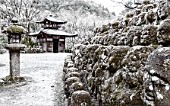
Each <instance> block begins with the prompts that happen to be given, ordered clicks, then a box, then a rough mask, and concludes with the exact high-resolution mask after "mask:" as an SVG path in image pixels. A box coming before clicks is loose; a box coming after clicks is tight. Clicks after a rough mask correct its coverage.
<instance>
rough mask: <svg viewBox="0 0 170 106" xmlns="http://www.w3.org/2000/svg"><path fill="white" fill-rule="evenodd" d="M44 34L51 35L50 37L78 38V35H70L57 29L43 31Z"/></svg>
mask: <svg viewBox="0 0 170 106" xmlns="http://www.w3.org/2000/svg"><path fill="white" fill-rule="evenodd" d="M42 32H44V33H46V34H50V35H63V36H68V37H72V36H77V34H70V33H67V32H64V31H59V30H56V29H44V30H42Z"/></svg>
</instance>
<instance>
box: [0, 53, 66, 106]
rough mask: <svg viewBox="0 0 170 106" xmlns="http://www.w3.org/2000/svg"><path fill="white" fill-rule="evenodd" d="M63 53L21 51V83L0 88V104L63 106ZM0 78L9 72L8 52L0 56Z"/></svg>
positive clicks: (3, 105)
mask: <svg viewBox="0 0 170 106" xmlns="http://www.w3.org/2000/svg"><path fill="white" fill-rule="evenodd" d="M67 55H68V54H66V53H56V54H53V53H42V54H21V76H25V77H26V78H28V79H29V82H28V83H27V84H26V85H23V86H17V87H16V86H13V87H12V86H10V87H6V88H1V89H0V106H64V102H63V101H64V100H63V82H62V73H63V72H62V69H63V64H64V58H65V57H66V56H67ZM0 64H5V66H2V67H0V78H2V77H5V76H7V75H8V74H9V56H8V53H6V54H2V55H0Z"/></svg>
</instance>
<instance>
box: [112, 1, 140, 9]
mask: <svg viewBox="0 0 170 106" xmlns="http://www.w3.org/2000/svg"><path fill="white" fill-rule="evenodd" d="M111 1H112V2H114V3H118V4H121V5H123V6H124V7H125V8H128V9H135V8H137V6H138V5H141V3H140V1H141V0H128V1H124V0H119V1H116V0H111Z"/></svg>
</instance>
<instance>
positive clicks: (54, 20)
mask: <svg viewBox="0 0 170 106" xmlns="http://www.w3.org/2000/svg"><path fill="white" fill-rule="evenodd" d="M46 19H47V20H49V21H53V22H61V23H65V22H66V21H62V20H57V19H56V18H54V17H47V18H46Z"/></svg>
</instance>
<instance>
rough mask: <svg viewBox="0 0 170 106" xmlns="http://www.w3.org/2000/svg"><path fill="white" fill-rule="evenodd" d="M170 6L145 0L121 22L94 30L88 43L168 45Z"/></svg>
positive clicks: (161, 2) (163, 1) (163, 2)
mask: <svg viewBox="0 0 170 106" xmlns="http://www.w3.org/2000/svg"><path fill="white" fill-rule="evenodd" d="M169 29H170V5H168V2H166V1H165V0H161V1H160V2H159V3H158V4H155V3H150V1H148V0H145V1H144V3H143V4H142V5H141V6H139V7H138V8H136V9H134V10H131V11H130V12H128V13H126V15H125V17H124V18H123V19H122V20H119V21H114V22H112V23H109V24H107V25H103V26H102V27H98V28H96V29H95V34H96V36H95V37H94V38H93V39H92V41H91V42H90V43H92V44H102V45H129V46H135V45H144V46H146V45H151V44H152V45H159V44H161V45H164V46H169V45H170V36H169V35H170V32H169V31H167V30H169Z"/></svg>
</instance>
